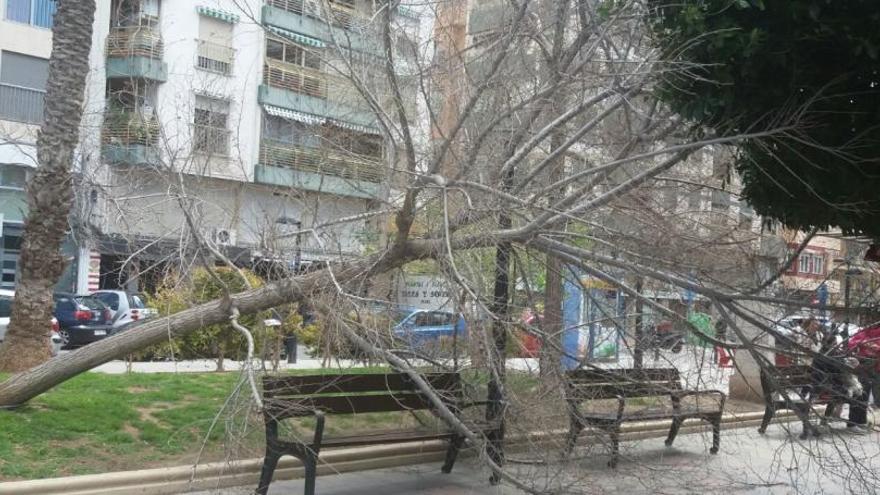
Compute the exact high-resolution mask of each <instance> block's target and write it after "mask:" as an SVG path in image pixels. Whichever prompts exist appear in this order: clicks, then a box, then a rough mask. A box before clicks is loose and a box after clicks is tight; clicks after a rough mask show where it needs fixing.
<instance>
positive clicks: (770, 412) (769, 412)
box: [758, 404, 776, 435]
mask: <svg viewBox="0 0 880 495" xmlns="http://www.w3.org/2000/svg"><path fill="white" fill-rule="evenodd" d="M775 414H776V410H775V409H774V408H773V406H772V405H770V404H767V407H766V408H765V409H764V418H763V419H761V426H760V427H758V433H760V434H761V435H763V434H764V433H765V432H766V431H767V426H768V425H769V424H770V421H772V420H773V416H774V415H775Z"/></svg>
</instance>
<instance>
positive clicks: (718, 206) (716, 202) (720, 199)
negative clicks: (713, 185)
mask: <svg viewBox="0 0 880 495" xmlns="http://www.w3.org/2000/svg"><path fill="white" fill-rule="evenodd" d="M729 207H730V193H729V192H727V191H722V190H719V189H713V190H712V211H716V212H727V210H728V208H729Z"/></svg>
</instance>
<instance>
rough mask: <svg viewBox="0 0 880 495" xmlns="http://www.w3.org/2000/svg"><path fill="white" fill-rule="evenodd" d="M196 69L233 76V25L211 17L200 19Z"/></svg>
mask: <svg viewBox="0 0 880 495" xmlns="http://www.w3.org/2000/svg"><path fill="white" fill-rule="evenodd" d="M198 44H199V46H198V56H197V57H196V67H198V68H199V69H204V70H207V71H211V72H217V73H220V74H224V75H230V74H232V60H233V59H234V55H235V50H234V49H233V48H232V24H230V23H228V22H224V21H221V20H219V19H213V18H210V17H204V16H202V17H200V18H199V39H198Z"/></svg>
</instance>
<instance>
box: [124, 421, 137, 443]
mask: <svg viewBox="0 0 880 495" xmlns="http://www.w3.org/2000/svg"><path fill="white" fill-rule="evenodd" d="M122 431H124V432H126V433H128V434H129V435H131V438H134V439H135V440H140V439H141V430H138V429H137V428H135V427H134V426H132V425H131V423H129V422H126V423H125V424H123V425H122Z"/></svg>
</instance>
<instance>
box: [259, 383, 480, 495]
mask: <svg viewBox="0 0 880 495" xmlns="http://www.w3.org/2000/svg"><path fill="white" fill-rule="evenodd" d="M422 377H423V378H424V380H425V381H426V382H427V383H428V384H429V385H431V387H432V388H433V389H434V391H435V392H436V393H437V395H438V396H439V397H440V398H441V399H442V401H443V403H444V404H445V405H446V406H448V407H449V408H450V409H451V410H452V411H453V412H454V413H456V415H457V416H458V415H459V414H460V413H461V411H462V410H464V409H465V408H467V407H470V406H473V405H480V404H485V403H484V402H470V403H465V402H464V393H463V387H462V382H461V377H460V376H459V374H458V373H427V374H423V375H422ZM434 409H435V408H434V406H433V405H432V403H431V401H430V400H429V399H428V397H427V396H426V395H425V394H423V393H422V392H421V391H420V390H419V389H418V387H417V386H416V384H415V383H413V381H412V379H411V378H410V377H409V376H408V375H406V374H403V373H390V374H333V375H308V376H271V377H264V378H263V418H264V421H265V426H266V457H265V459H264V461H263V468H262V472H261V475H260V482H259V485H258V486H257V490H256V493H257V494H258V495H266V492H267V491H268V489H269V484H270V483H271V482H272V476H273V474H274V472H275V468H276V466H277V465H278V460H279V459H280V458H281V457H282V456H284V455H291V456H294V457H296V458H298V459H299V460H300V461H302V463H303V467H304V470H305V490H304V493H305V495H314V493H315V476H316V474H317V472H316V470H317V462H318V455H319V453H320V452H321V451H322V450H323V449H326V448H336V447H354V446H365V445H381V444H390V443H399V442H412V441H422V440H435V439H444V440H448V441H449V447H448V449H447V452H446V459H445V462H444V464H443V467H442V468H441V469H442V471H443V472H444V473H449V472H450V471H452V466H453V464H454V463H455V459H456V456H457V455H458V451H459V449H460V448H461V447H462V445H463V444H464V441H465V438H464V437H462V436H461V435H459V434H458V433H455V432H453V431H451V430H449V429H448V428H445V425H444V428H443V429H440V430H433V431H426V430H425V429H423V428H421V429H420V428H400V429H396V430H391V431H371V432H368V433H363V434H353V435H344V436H334V437H325V436H324V423H325V418H326V417H327V416H331V415H350V414H360V413H377V412H405V411H420V410H425V411H433V410H434ZM308 417H312V418H314V419H315V431H314V437H313V439H312V441H311V442H310V443H306V442H301V441H286V440H282V439H281V438H280V437H279V431H278V428H279V422H280V421H283V420H286V419H290V418H308ZM467 424H468V426H469V427H470V428H471V431H475V433H478V434H480V433H489V432H490V431H492V430H493V428H491V427H490V426H489V425H488V423H485V424H484V423H480V422H471V423H467Z"/></svg>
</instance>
